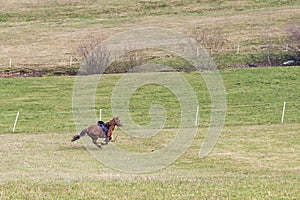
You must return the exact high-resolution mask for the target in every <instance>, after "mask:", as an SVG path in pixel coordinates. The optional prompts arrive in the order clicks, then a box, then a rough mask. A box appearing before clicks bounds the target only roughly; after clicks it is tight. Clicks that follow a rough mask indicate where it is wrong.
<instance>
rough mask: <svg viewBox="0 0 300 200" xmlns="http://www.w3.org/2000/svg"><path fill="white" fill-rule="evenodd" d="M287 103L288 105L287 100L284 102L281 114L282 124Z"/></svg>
mask: <svg viewBox="0 0 300 200" xmlns="http://www.w3.org/2000/svg"><path fill="white" fill-rule="evenodd" d="M285 105H286V102H283V108H282V115H281V123H282V124H283V121H284V113H285Z"/></svg>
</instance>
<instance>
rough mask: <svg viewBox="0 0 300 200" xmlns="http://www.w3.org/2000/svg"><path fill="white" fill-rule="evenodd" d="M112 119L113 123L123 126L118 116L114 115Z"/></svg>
mask: <svg viewBox="0 0 300 200" xmlns="http://www.w3.org/2000/svg"><path fill="white" fill-rule="evenodd" d="M113 121H114V123H115V124H116V125H117V126H123V124H122V122H121V120H120V118H119V117H114V118H113Z"/></svg>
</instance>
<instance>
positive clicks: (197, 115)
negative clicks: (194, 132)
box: [195, 106, 199, 126]
mask: <svg viewBox="0 0 300 200" xmlns="http://www.w3.org/2000/svg"><path fill="white" fill-rule="evenodd" d="M198 118H199V106H197V111H196V118H195V126H198Z"/></svg>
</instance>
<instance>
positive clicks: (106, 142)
mask: <svg viewBox="0 0 300 200" xmlns="http://www.w3.org/2000/svg"><path fill="white" fill-rule="evenodd" d="M108 142H109V139H108V137H105V143H101V144H102V145H106V144H108Z"/></svg>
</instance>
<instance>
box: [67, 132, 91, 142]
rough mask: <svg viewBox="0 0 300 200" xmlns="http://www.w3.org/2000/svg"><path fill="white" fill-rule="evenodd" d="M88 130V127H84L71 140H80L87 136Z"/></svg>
mask: <svg viewBox="0 0 300 200" xmlns="http://www.w3.org/2000/svg"><path fill="white" fill-rule="evenodd" d="M87 132H88V130H87V129H83V130H82V131H81V132H80V133H79V134H78V135H75V136H74V137H73V139H72V140H71V142H74V141H76V140H79V139H80V138H81V137H83V136H85V135H86V133H87Z"/></svg>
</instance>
